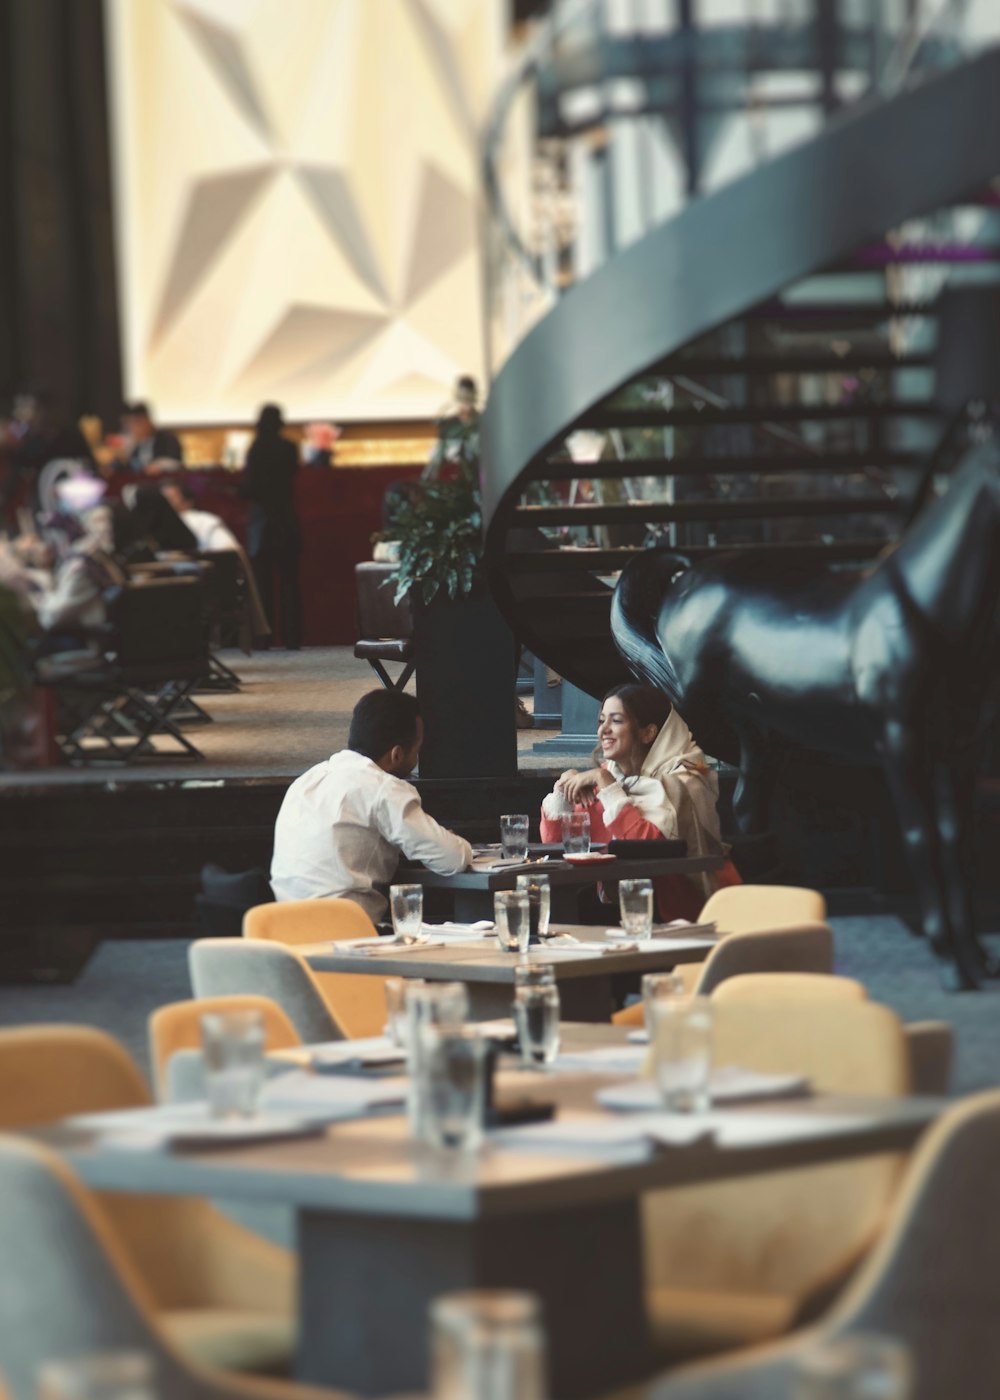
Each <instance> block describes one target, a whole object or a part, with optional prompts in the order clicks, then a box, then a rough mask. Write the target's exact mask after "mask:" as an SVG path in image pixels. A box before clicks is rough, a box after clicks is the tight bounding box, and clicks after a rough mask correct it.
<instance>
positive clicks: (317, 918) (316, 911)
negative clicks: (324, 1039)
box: [243, 899, 388, 1037]
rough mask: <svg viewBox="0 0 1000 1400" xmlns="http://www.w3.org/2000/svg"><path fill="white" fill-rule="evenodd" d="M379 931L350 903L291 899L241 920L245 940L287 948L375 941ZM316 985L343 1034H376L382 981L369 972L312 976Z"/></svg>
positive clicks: (381, 1017)
mask: <svg viewBox="0 0 1000 1400" xmlns="http://www.w3.org/2000/svg"><path fill="white" fill-rule="evenodd" d="M376 933H377V930H376V928H375V925H374V924H373V923H372V921H371V919H370V918H369V917H368V915H367V914H366V913H365V911H364V910H363V909H362V908H361V906H360V904H355V902H354V900H353V899H289V900H283V901H280V902H278V903H274V902H272V903H270V904H259V905H257V906H256V907H255V908H253V909H248V910H247V912H246V914H245V915H244V918H243V936H244V938H253V939H269V940H271V941H272V942H275V943H285V944H287V945H289V946H293V947H294V946H295V945H305V944H307V943H329V942H332V941H337V940H340V939H343V938H374V937H375V936H376ZM313 976H314V977H315V979H316V985H317V986H318V987H319V990H320V991H321V993H322V994H323V996H324V998H325V999H326V1003H327V1005H328V1006H329V1008H330V1010H331V1011H332V1012H333V1015H334V1016H335V1017H336V1019H337V1021H338V1022H339V1024H340V1025H341V1026H343V1028H344V1034H345V1035H348V1036H351V1037H355V1036H368V1035H379V1034H380V1033H381V1031H382V1028H383V1026H384V1025H385V1022H386V1016H387V1014H388V1013H387V1009H386V1003H385V980H386V979H385V978H384V977H378V976H375V975H369V974H367V973H357V972H355V973H347V972H316V973H313Z"/></svg>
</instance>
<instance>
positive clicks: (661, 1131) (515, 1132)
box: [488, 1113, 709, 1161]
mask: <svg viewBox="0 0 1000 1400" xmlns="http://www.w3.org/2000/svg"><path fill="white" fill-rule="evenodd" d="M708 1131H709V1129H708V1128H707V1126H706V1124H705V1122H704V1120H703V1119H702V1118H699V1116H698V1115H697V1114H688V1115H681V1114H667V1113H643V1114H628V1115H624V1116H622V1115H619V1114H612V1113H607V1114H587V1115H583V1114H581V1115H578V1116H570V1115H563V1114H560V1115H559V1116H558V1117H557V1118H554V1119H552V1120H551V1121H550V1122H548V1123H526V1124H523V1125H522V1126H520V1127H517V1128H501V1129H499V1130H497V1131H495V1132H491V1133H489V1134H488V1136H489V1140H490V1142H492V1143H494V1144H496V1145H497V1146H498V1147H506V1148H508V1149H511V1150H513V1151H518V1152H525V1151H527V1152H532V1151H534V1152H539V1151H541V1152H551V1153H553V1154H555V1155H557V1156H563V1155H577V1154H580V1155H584V1156H588V1157H592V1156H593V1157H603V1158H607V1159H610V1160H613V1161H643V1160H645V1159H646V1158H648V1157H650V1156H651V1155H652V1152H653V1145H654V1143H655V1142H664V1143H666V1142H670V1143H672V1144H675V1145H678V1146H685V1145H686V1144H688V1143H691V1142H696V1141H698V1139H700V1138H704V1137H705V1136H706V1135H707V1133H708ZM654 1134H656V1135H655V1136H654Z"/></svg>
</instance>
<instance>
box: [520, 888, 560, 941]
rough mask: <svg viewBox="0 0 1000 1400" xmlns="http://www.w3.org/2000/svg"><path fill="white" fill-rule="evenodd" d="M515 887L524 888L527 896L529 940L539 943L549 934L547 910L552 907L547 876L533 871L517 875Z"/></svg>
mask: <svg viewBox="0 0 1000 1400" xmlns="http://www.w3.org/2000/svg"><path fill="white" fill-rule="evenodd" d="M517 888H518V889H519V890H524V892H525V893H526V894H527V896H528V919H529V923H530V926H531V940H530V941H531V942H532V943H540V942H541V941H542V939H543V938H548V936H549V910H550V909H551V908H552V890H551V888H550V886H549V877H548V876H547V875H541V874H539V875H536V874H535V873H534V871H532V872H531V873H530V874H528V875H519V876H518V877H517Z"/></svg>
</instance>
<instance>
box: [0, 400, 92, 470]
mask: <svg viewBox="0 0 1000 1400" xmlns="http://www.w3.org/2000/svg"><path fill="white" fill-rule="evenodd" d="M0 445H2V446H4V447H6V449H7V451H8V453H9V454H10V460H11V462H12V464H13V466H14V468H15V470H16V472H18V473H20V474H21V475H30V476H31V477H33V478H35V479H36V480H37V477H38V474H39V472H40V471H41V470H42V468H43V467H44V466H46V465H47V464H48V463H49V462H51V461H54V460H55V459H56V458H66V459H69V460H72V461H75V462H80V463H81V464H83V465H84V466H86V467H89V468H93V466H94V458H93V454H92V453H91V450H90V447H89V445H88V443H87V440H86V438H85V437H84V436H83V434H82V433H81V432H80V429H79V428H77V427H74V426H73V425H72V424H70V423H63V422H61V421H60V419H59V417H58V415H57V414H56V412H55V410H54V408H53V405H52V400H51V398H50V396H49V394H48V393H47V392H46V390H45V389H43V388H41V387H40V386H37V385H35V386H32V387H30V388H24V389H19V390H18V392H17V393H16V394H15V396H14V404H13V409H12V411H11V415H10V417H9V418H8V419H7V421H6V422H5V423H4V424H3V425H2V428H0Z"/></svg>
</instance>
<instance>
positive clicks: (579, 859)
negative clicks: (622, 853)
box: [563, 851, 618, 865]
mask: <svg viewBox="0 0 1000 1400" xmlns="http://www.w3.org/2000/svg"><path fill="white" fill-rule="evenodd" d="M617 859H618V857H617V856H612V855H608V853H607V851H573V852H572V853H571V854H569V855H565V856H563V860H568V861H569V863H570V865H607V863H608V861H613V860H617Z"/></svg>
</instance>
